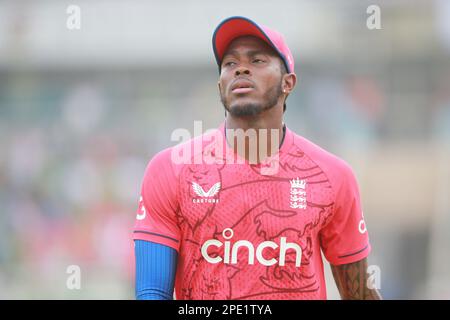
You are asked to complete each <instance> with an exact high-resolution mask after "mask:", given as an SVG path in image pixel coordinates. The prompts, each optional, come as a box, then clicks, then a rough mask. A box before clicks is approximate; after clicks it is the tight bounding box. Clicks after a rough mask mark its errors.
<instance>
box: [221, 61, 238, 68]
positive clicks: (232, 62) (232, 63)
mask: <svg viewBox="0 0 450 320" xmlns="http://www.w3.org/2000/svg"><path fill="white" fill-rule="evenodd" d="M234 64H235V62H234V61H228V62H225V63H224V64H223V65H224V66H225V67H230V66H232V65H234Z"/></svg>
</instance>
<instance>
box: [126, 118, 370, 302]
mask: <svg viewBox="0 0 450 320" xmlns="http://www.w3.org/2000/svg"><path fill="white" fill-rule="evenodd" d="M223 131H224V124H222V125H221V126H220V127H219V130H217V132H216V135H214V134H206V135H203V136H201V137H199V138H196V139H195V140H191V141H189V142H188V143H186V144H184V145H183V146H182V147H186V146H188V147H189V150H191V151H192V152H193V153H192V156H191V158H190V159H191V161H194V160H196V161H197V160H198V159H199V157H205V156H209V157H210V158H209V159H214V161H215V163H213V164H201V163H198V164H175V163H173V161H172V160H173V158H172V156H173V154H174V153H179V151H180V148H181V147H180V146H178V147H173V148H169V149H166V150H163V151H161V152H160V153H158V154H157V155H156V156H155V157H154V158H153V159H152V160H151V161H150V163H149V165H148V167H147V169H146V172H145V176H144V179H143V184H142V201H141V202H140V204H139V208H138V211H137V216H138V218H139V219H136V224H135V229H134V239H140V240H147V241H152V242H156V243H160V244H164V245H167V246H170V247H172V248H174V249H176V250H177V251H178V252H179V260H178V269H177V277H176V285H175V290H176V297H177V299H326V286H325V279H324V273H323V262H322V256H321V250H322V251H323V253H324V256H325V257H326V259H327V260H329V261H330V262H331V263H332V264H334V265H339V264H345V263H351V262H355V261H359V260H361V259H363V258H365V257H367V256H368V254H369V252H370V244H369V238H368V233H367V231H366V226H365V223H364V220H363V215H362V210H361V203H360V196H359V190H358V184H357V181H356V179H355V176H354V174H353V172H352V170H351V168H350V167H349V165H348V164H347V163H345V162H344V161H343V160H341V159H339V158H337V157H336V156H334V155H332V154H330V153H328V152H327V151H325V150H323V149H321V148H320V147H319V146H317V145H315V144H313V143H312V142H310V141H308V140H307V139H305V138H303V137H301V136H299V135H296V134H295V133H293V132H292V131H290V130H289V129H288V128H287V129H286V137H285V139H284V142H283V145H282V147H281V148H280V151H279V154H278V156H279V158H278V160H277V161H278V164H279V167H278V172H277V173H276V174H274V175H264V174H261V171H260V169H261V166H260V165H251V164H249V163H248V162H245V163H244V164H229V163H227V160H226V159H230V158H227V156H229V155H230V154H233V151H232V150H231V148H230V147H228V146H227V143H226V142H225V138H224V134H223ZM212 137H214V139H211V138H212ZM177 148H178V149H177ZM185 150H188V149H185ZM218 150H224V151H225V152H224V156H222V152H218ZM223 159H225V161H221V160H223ZM221 162H226V163H221ZM228 162H229V161H228ZM218 183H220V185H218ZM238 241H239V242H238ZM258 251H259V252H258Z"/></svg>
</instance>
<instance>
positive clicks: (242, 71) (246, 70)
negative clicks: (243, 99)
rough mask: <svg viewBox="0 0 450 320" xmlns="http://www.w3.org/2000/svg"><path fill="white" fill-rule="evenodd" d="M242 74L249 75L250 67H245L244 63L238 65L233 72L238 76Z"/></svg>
mask: <svg viewBox="0 0 450 320" xmlns="http://www.w3.org/2000/svg"><path fill="white" fill-rule="evenodd" d="M242 74H245V75H249V74H250V69H249V68H247V67H246V66H245V65H240V66H239V67H238V68H236V71H235V72H234V75H235V76H240V75H242Z"/></svg>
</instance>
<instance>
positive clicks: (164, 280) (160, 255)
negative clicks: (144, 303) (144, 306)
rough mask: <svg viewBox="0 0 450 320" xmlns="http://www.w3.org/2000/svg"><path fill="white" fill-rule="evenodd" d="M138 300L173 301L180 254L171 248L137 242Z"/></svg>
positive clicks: (146, 242) (141, 241) (136, 288)
mask: <svg viewBox="0 0 450 320" xmlns="http://www.w3.org/2000/svg"><path fill="white" fill-rule="evenodd" d="M135 255H136V287H135V291H136V299H137V300H172V299H173V289H174V283H175V273H176V266H177V257H178V254H177V252H176V250H175V249H172V248H170V247H167V246H164V245H161V244H157V243H153V242H149V241H144V240H135Z"/></svg>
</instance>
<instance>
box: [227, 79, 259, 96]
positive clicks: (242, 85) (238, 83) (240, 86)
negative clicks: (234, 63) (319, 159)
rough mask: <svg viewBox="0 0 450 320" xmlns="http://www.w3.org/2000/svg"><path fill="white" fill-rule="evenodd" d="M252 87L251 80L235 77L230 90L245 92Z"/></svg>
mask: <svg viewBox="0 0 450 320" xmlns="http://www.w3.org/2000/svg"><path fill="white" fill-rule="evenodd" d="M253 89H254V85H253V82H252V81H250V80H247V79H237V80H235V81H234V82H233V84H232V85H231V92H233V93H247V92H250V91H252V90H253Z"/></svg>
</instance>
